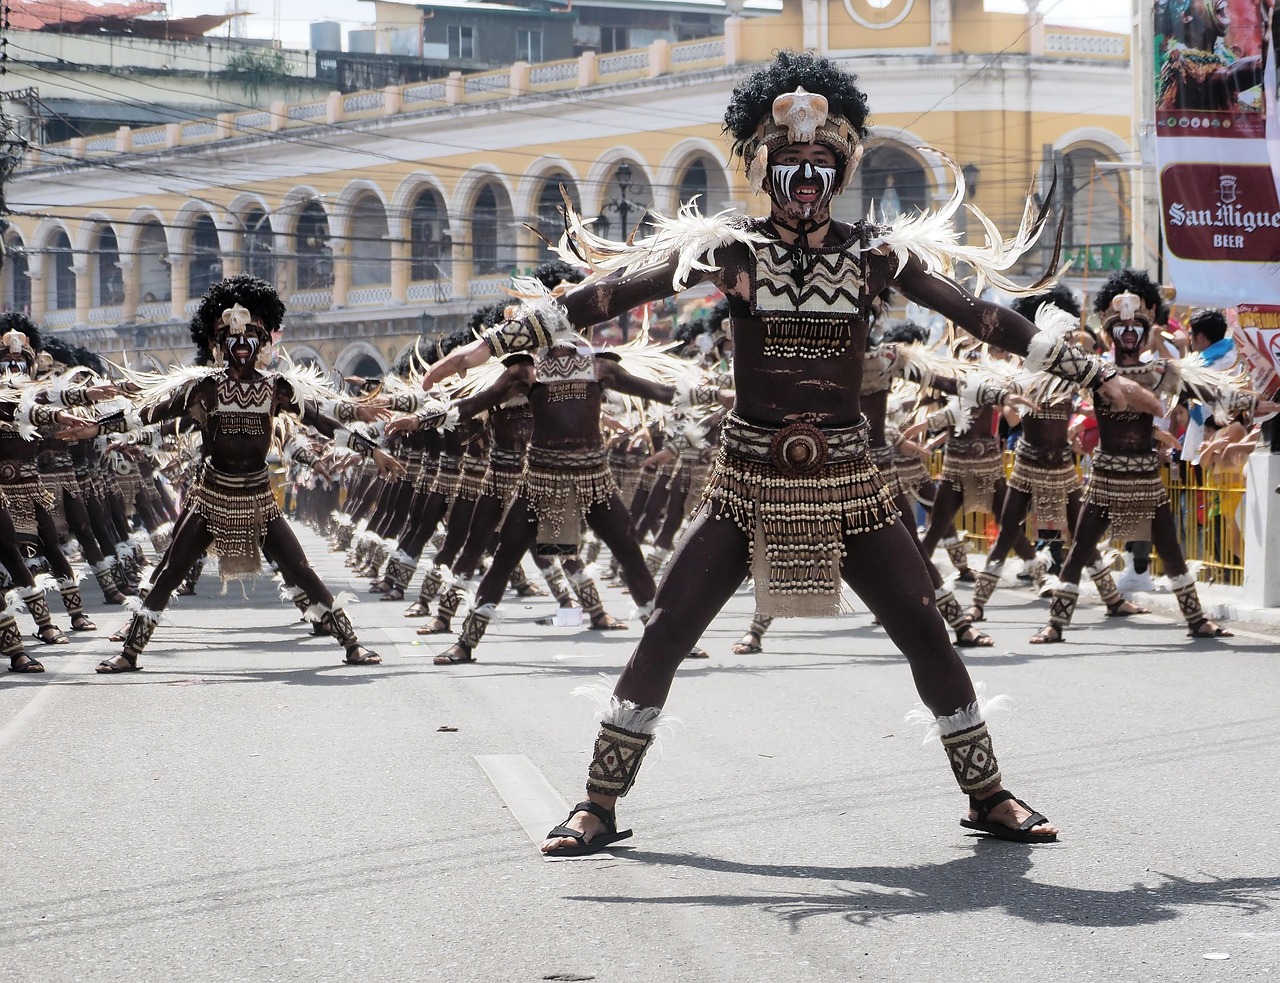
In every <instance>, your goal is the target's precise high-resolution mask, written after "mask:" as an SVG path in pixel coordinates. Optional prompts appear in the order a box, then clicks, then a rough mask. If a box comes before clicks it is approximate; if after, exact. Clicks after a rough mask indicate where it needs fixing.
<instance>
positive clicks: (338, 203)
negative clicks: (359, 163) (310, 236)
mask: <svg viewBox="0 0 1280 983" xmlns="http://www.w3.org/2000/svg"><path fill="white" fill-rule="evenodd" d="M369 194H371V195H373V196H374V197H375V198H377V199H378V203H379V204H380V205H381V206H382V212H383V214H384V215H386V213H387V207H388V205H387V196H386V195H385V194H384V193H383V191H382V188H381V187H380V186H379V185H378V184H376V183H375V182H373V181H370V180H368V179H367V178H357V179H356V180H354V181H350V182H348V183H347V185H346V187H344V188H343V189H342V190H341V191H339V192H338V197H337V199H336V200H335V201H334V205H333V214H332V218H331V219H330V221H329V234H330V235H333V236H338V237H342V236H345V235H347V234H348V230H349V226H350V225H351V211H352V208H353V207H354V206H355V203H356V202H357V201H359V200H360V199H361V198H363V197H364V196H365V195H369ZM390 227H391V217H390V216H389V215H388V216H387V228H388V231H389V230H390Z"/></svg>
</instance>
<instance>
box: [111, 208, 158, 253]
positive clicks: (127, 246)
mask: <svg viewBox="0 0 1280 983" xmlns="http://www.w3.org/2000/svg"><path fill="white" fill-rule="evenodd" d="M151 222H154V223H155V224H156V225H158V226H160V234H161V235H163V236H164V241H165V248H166V249H167V248H168V244H169V230H168V229H167V228H165V220H164V215H163V214H162V213H161V211H160V210H159V209H158V208H154V207H152V206H151V205H142V206H140V207H138V208H135V209H134V210H133V211H132V212H131V213H130V215H129V218H128V220H127V221H126V222H125V223H124V230H123V232H124V234H123V236H121V234H120V233H119V232H117V233H116V239H117V241H118V242H119V243H120V253H121V255H124V254H126V253H128V254H130V255H132V254H134V253H136V252H137V251H138V240H139V238H141V236H142V230H143V229H144V228H145V226H146V225H147V224H149V223H151Z"/></svg>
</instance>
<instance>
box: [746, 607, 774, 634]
mask: <svg viewBox="0 0 1280 983" xmlns="http://www.w3.org/2000/svg"><path fill="white" fill-rule="evenodd" d="M771 624H773V615H771V614H761V613H760V612H759V611H757V612H756V613H755V616H754V617H753V618H752V619H751V624H749V625H747V633H748V634H751V635H755V636H756V638H764V633H765V632H767V631H768V630H769V626H770V625H771Z"/></svg>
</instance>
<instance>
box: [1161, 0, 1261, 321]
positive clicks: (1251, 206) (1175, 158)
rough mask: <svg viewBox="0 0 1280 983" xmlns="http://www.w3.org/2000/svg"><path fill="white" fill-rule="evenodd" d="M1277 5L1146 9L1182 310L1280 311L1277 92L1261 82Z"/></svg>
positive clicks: (1171, 257) (1249, 0) (1168, 250)
mask: <svg viewBox="0 0 1280 983" xmlns="http://www.w3.org/2000/svg"><path fill="white" fill-rule="evenodd" d="M1273 3H1274V0H1263V3H1261V4H1260V3H1258V2H1257V0H1157V2H1156V3H1155V4H1154V8H1153V9H1154V17H1155V49H1156V50H1155V60H1154V61H1155V74H1156V77H1155V79H1154V84H1155V107H1156V108H1155V116H1156V156H1157V169H1158V171H1159V182H1158V183H1159V191H1160V206H1161V221H1162V225H1163V230H1162V231H1163V233H1164V249H1165V261H1166V270H1167V274H1166V275H1167V277H1168V279H1169V280H1170V282H1172V284H1173V286H1174V287H1175V289H1176V290H1177V298H1178V303H1179V304H1187V305H1192V306H1198V305H1211V306H1215V307H1234V306H1237V305H1240V304H1253V305H1264V306H1265V305H1277V306H1280V194H1277V179H1276V174H1275V172H1274V171H1273V169H1272V160H1271V156H1270V154H1269V152H1268V144H1269V142H1270V141H1269V140H1268V132H1267V131H1268V121H1269V117H1270V116H1272V115H1274V104H1275V101H1276V90H1275V86H1274V83H1273V84H1272V85H1271V86H1270V89H1269V90H1268V87H1267V85H1266V84H1265V82H1264V77H1265V76H1266V75H1267V73H1268V72H1267V70H1268V66H1269V60H1270V63H1271V64H1272V65H1273V64H1274V58H1273V54H1272V51H1271V49H1272V45H1271V44H1270V34H1271V30H1270V28H1271V17H1270V13H1271V8H1272V6H1273ZM1273 71H1274V70H1273ZM1272 78H1273V79H1274V74H1272Z"/></svg>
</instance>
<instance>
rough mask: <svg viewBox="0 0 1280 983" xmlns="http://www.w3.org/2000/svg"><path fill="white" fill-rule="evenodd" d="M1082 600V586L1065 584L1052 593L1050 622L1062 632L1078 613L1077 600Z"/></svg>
mask: <svg viewBox="0 0 1280 983" xmlns="http://www.w3.org/2000/svg"><path fill="white" fill-rule="evenodd" d="M1078 600H1080V588H1079V587H1077V586H1076V585H1075V584H1063V585H1062V586H1061V587H1059V588H1058V589H1057V590H1055V591H1054V592H1053V594H1052V595H1051V599H1050V601H1049V624H1051V625H1053V627H1055V628H1057V629H1058V632H1059V633H1061V632H1062V631H1063V630H1064V629H1065V628H1066V627H1067V625H1069V624H1071V619H1072V617H1073V616H1074V615H1075V613H1076V602H1077V601H1078Z"/></svg>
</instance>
